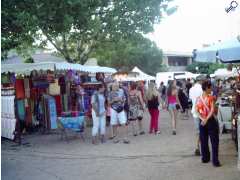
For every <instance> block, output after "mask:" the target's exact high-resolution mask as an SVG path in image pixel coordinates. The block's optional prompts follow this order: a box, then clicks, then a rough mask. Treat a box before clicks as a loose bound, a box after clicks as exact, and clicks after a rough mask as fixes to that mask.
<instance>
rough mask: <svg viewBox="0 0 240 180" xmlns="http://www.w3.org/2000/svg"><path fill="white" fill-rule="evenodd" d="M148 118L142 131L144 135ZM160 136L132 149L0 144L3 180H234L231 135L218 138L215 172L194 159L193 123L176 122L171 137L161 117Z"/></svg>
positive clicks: (39, 138) (54, 142)
mask: <svg viewBox="0 0 240 180" xmlns="http://www.w3.org/2000/svg"><path fill="white" fill-rule="evenodd" d="M148 119H149V117H148V114H147V115H146V118H145V130H146V131H147V130H148V124H149V120H148ZM160 119H161V121H160V126H161V132H162V133H161V134H160V135H149V134H146V135H143V136H137V137H134V136H132V135H131V133H130V140H131V144H129V145H126V144H123V143H119V144H113V143H112V142H111V141H108V142H107V143H106V144H100V145H97V146H95V145H92V144H91V140H90V129H88V130H87V132H86V133H87V136H88V137H87V140H86V142H83V141H82V140H81V139H80V138H73V139H71V140H70V141H69V143H67V142H66V141H61V140H60V139H59V136H58V135H56V134H55V135H31V136H27V137H25V139H26V141H28V142H30V146H21V147H14V146H13V144H12V143H11V142H9V141H3V142H2V179H3V180H78V179H83V180H101V179H104V180H113V179H114V180H122V179H124V180H128V179H129V180H238V179H239V177H240V171H238V170H237V153H236V150H235V146H234V143H233V141H232V140H231V137H230V134H224V135H221V141H220V160H221V163H222V164H223V166H222V167H220V168H214V167H213V166H212V165H211V163H209V164H202V163H201V162H200V158H199V157H196V156H194V155H193V151H194V128H193V127H194V126H193V121H192V120H191V119H189V120H179V121H178V129H177V135H176V136H173V135H172V134H171V133H172V132H171V128H170V127H171V126H170V121H169V116H168V113H167V112H163V111H161V113H160Z"/></svg>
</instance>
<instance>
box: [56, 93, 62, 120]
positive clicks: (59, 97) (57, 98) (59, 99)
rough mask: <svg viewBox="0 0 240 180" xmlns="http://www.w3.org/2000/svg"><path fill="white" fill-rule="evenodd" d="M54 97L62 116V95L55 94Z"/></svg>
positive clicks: (58, 111)
mask: <svg viewBox="0 0 240 180" xmlns="http://www.w3.org/2000/svg"><path fill="white" fill-rule="evenodd" d="M54 98H55V101H56V108H57V115H58V116H60V115H61V112H62V103H61V96H60V95H55V96H54Z"/></svg>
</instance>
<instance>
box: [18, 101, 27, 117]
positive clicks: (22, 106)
mask: <svg viewBox="0 0 240 180" xmlns="http://www.w3.org/2000/svg"><path fill="white" fill-rule="evenodd" d="M17 114H18V118H19V120H21V121H24V120H25V100H24V99H22V100H17Z"/></svg>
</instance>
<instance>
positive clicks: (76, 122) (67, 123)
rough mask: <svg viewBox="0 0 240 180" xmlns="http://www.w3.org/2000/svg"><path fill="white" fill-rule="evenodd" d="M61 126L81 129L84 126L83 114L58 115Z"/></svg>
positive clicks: (75, 129) (76, 129)
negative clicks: (71, 115)
mask: <svg viewBox="0 0 240 180" xmlns="http://www.w3.org/2000/svg"><path fill="white" fill-rule="evenodd" d="M58 119H59V121H60V122H61V124H62V126H63V128H65V129H72V130H74V131H82V130H83V127H84V119H85V117H84V116H77V117H59V118H58Z"/></svg>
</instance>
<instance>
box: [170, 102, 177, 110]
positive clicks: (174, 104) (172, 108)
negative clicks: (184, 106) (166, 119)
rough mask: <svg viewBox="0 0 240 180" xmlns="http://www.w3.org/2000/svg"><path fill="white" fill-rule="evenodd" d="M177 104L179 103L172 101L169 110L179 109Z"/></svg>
mask: <svg viewBox="0 0 240 180" xmlns="http://www.w3.org/2000/svg"><path fill="white" fill-rule="evenodd" d="M176 105H177V103H170V104H168V110H176V109H177V108H176Z"/></svg>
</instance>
